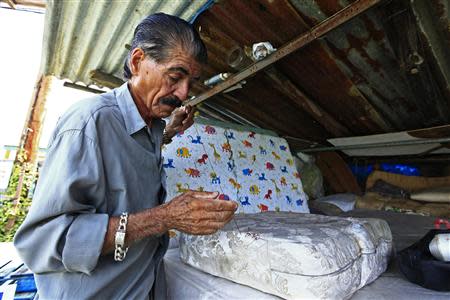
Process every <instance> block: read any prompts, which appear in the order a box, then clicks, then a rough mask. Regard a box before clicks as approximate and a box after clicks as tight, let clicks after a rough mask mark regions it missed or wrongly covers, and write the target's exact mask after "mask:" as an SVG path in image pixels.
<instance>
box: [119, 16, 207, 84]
mask: <svg viewBox="0 0 450 300" xmlns="http://www.w3.org/2000/svg"><path fill="white" fill-rule="evenodd" d="M179 47H181V48H182V49H183V50H184V51H187V53H188V54H189V55H191V56H192V57H193V58H194V59H196V60H197V61H198V62H199V63H202V64H204V63H206V61H207V53H206V47H205V44H203V42H202V40H201V39H200V35H199V34H198V32H197V31H196V30H195V29H194V28H193V27H192V26H191V25H190V24H189V23H188V22H186V21H184V20H183V19H180V18H178V17H175V16H171V15H167V14H164V13H157V14H153V15H150V16H148V17H146V18H145V19H144V20H142V21H141V22H140V23H139V25H138V26H137V27H136V29H135V30H134V36H133V41H132V43H131V48H130V51H129V52H128V55H127V58H126V59H125V64H124V66H123V76H124V77H125V79H130V78H131V71H130V66H129V63H130V58H131V52H132V51H133V50H134V49H135V48H141V49H142V50H143V51H144V53H145V55H148V56H149V57H150V58H151V59H153V60H155V61H156V62H157V63H164V62H165V61H166V60H168V59H169V58H170V55H171V52H172V51H173V50H175V49H177V48H179Z"/></svg>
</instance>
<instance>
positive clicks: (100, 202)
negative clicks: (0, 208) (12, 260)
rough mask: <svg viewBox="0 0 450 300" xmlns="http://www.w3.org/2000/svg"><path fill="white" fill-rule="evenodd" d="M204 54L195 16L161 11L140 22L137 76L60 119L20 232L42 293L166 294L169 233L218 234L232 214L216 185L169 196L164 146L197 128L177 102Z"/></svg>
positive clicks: (133, 59) (134, 49) (22, 250)
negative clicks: (165, 260)
mask: <svg viewBox="0 0 450 300" xmlns="http://www.w3.org/2000/svg"><path fill="white" fill-rule="evenodd" d="M205 62H206V48H205V46H204V44H203V43H202V41H201V40H200V37H199V35H198V33H197V32H196V31H195V30H194V29H193V28H192V27H191V26H190V25H189V24H188V23H186V22H185V21H183V20H181V19H179V18H176V17H173V16H169V15H165V14H155V15H151V16H149V17H147V18H146V19H144V20H143V21H142V22H141V23H140V24H139V25H138V26H137V28H136V30H135V33H134V38H133V43H132V46H131V50H130V52H129V54H128V57H127V60H126V62H125V66H124V73H125V77H126V78H127V80H128V82H127V83H125V84H124V85H122V86H121V87H119V88H117V89H114V90H112V91H111V92H109V93H106V94H102V95H100V96H95V97H93V98H91V99H87V100H85V101H81V102H80V103H78V104H76V105H75V106H73V107H72V108H70V109H69V110H68V111H67V112H66V113H65V114H64V116H63V117H62V118H61V119H60V120H59V122H58V124H57V127H56V129H55V132H54V134H53V136H52V138H51V141H50V145H49V148H48V155H47V159H46V162H45V164H44V167H43V169H42V172H41V176H40V179H39V182H38V186H37V188H36V192H35V195H34V199H33V204H32V206H31V209H30V212H29V214H28V216H27V218H26V220H25V222H24V223H23V224H22V226H21V227H20V229H19V231H18V232H17V234H16V237H15V240H14V243H15V246H16V248H17V250H18V252H19V254H20V256H21V257H22V259H23V260H24V262H25V263H26V264H27V266H28V267H29V268H30V269H31V270H32V271H33V272H35V273H36V282H37V286H38V294H39V297H40V299H86V298H89V299H147V298H148V297H151V298H152V297H155V298H157V299H161V298H163V297H164V296H165V289H164V286H163V280H162V278H161V277H163V276H161V275H162V274H163V272H162V270H161V268H162V263H161V261H162V257H163V255H164V253H165V251H166V249H167V244H168V237H167V231H168V230H169V229H172V228H173V229H177V230H180V231H183V232H186V233H191V234H211V233H214V232H216V231H217V230H218V229H220V228H221V227H223V226H224V225H225V224H226V223H227V222H229V221H230V220H231V218H232V217H233V214H234V211H235V210H236V208H237V204H236V203H235V202H232V201H222V200H218V199H217V196H218V193H217V192H195V191H188V192H186V193H184V194H181V195H179V196H178V197H176V198H174V199H172V200H171V201H170V202H167V203H165V204H164V198H165V180H164V179H165V175H164V169H163V168H162V158H161V145H162V143H168V142H170V139H171V137H172V136H174V135H175V134H176V132H177V131H181V130H185V129H187V128H188V127H189V126H191V125H192V123H193V109H191V107H183V108H177V109H176V107H179V106H181V102H182V101H183V100H185V99H186V98H187V96H188V92H189V88H190V85H191V84H192V82H193V81H194V80H197V79H198V78H199V76H200V71H201V66H202V64H203V63H205ZM169 116H171V119H170V121H169V122H168V124H167V125H165V122H164V121H163V120H162V118H166V117H169ZM151 291H152V292H151Z"/></svg>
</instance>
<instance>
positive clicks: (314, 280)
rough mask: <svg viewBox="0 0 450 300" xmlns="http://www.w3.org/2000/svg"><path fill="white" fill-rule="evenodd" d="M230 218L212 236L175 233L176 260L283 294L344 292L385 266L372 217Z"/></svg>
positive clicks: (382, 232)
mask: <svg viewBox="0 0 450 300" xmlns="http://www.w3.org/2000/svg"><path fill="white" fill-rule="evenodd" d="M235 220H236V223H235V222H234V221H232V222H230V223H229V224H228V225H227V226H226V227H225V228H224V229H223V230H221V231H219V232H217V233H216V234H213V235H209V236H192V235H186V234H182V235H181V237H180V256H181V260H182V261H184V262H185V263H187V264H189V265H191V266H193V267H195V268H198V269H200V270H202V271H204V272H207V273H210V274H212V275H216V276H219V277H223V278H226V279H229V280H232V281H235V282H237V283H240V284H244V285H248V286H251V287H253V288H256V289H258V290H261V291H263V292H266V293H270V294H274V295H277V296H280V297H282V298H285V299H301V298H303V299H311V298H316V299H317V298H319V299H346V298H349V297H350V296H351V295H352V294H353V293H354V292H355V291H357V290H358V289H360V288H361V287H363V286H364V285H366V284H368V283H370V282H372V281H373V280H375V279H376V278H377V277H378V276H379V275H380V274H381V273H383V272H384V271H385V270H386V267H387V264H388V261H389V257H390V255H391V252H392V236H391V231H390V229H389V226H388V224H387V223H386V222H385V221H383V220H379V219H355V218H338V217H327V216H321V215H312V214H302V213H288V212H265V213H258V214H247V215H237V216H236V217H235ZM236 224H237V226H236Z"/></svg>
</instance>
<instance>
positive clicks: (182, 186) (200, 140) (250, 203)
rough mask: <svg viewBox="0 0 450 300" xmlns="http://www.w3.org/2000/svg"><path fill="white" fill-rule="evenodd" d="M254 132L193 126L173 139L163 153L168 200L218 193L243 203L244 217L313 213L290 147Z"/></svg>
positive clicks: (226, 126) (223, 126) (222, 125)
mask: <svg viewBox="0 0 450 300" xmlns="http://www.w3.org/2000/svg"><path fill="white" fill-rule="evenodd" d="M254 130H255V131H256V130H257V129H254ZM255 131H251V130H249V129H248V128H247V129H246V128H244V127H237V126H234V125H231V124H226V123H219V124H217V125H207V124H201V123H195V124H194V125H193V126H191V127H190V128H189V129H188V130H187V131H185V132H183V133H182V134H178V135H177V136H175V137H174V138H173V142H172V143H170V144H168V145H165V146H164V148H163V156H164V163H163V167H164V168H165V171H166V174H167V189H168V190H167V194H168V195H167V199H172V198H173V197H175V196H176V195H178V194H179V193H181V192H183V191H185V190H187V189H193V190H204V191H219V192H220V194H221V195H220V198H222V199H232V200H235V201H239V203H240V207H239V211H238V212H240V213H254V212H260V211H294V212H309V209H308V204H307V196H306V194H305V193H304V192H303V187H302V183H301V180H300V174H298V172H297V170H296V169H295V165H294V161H293V157H292V155H291V152H290V150H289V146H288V144H287V142H286V141H285V140H284V139H282V138H279V137H276V136H275V135H273V133H271V132H269V131H261V133H260V132H255ZM271 134H272V135H271Z"/></svg>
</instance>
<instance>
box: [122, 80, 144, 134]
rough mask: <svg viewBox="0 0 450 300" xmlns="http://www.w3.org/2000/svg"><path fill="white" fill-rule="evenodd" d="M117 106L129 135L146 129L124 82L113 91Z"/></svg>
mask: <svg viewBox="0 0 450 300" xmlns="http://www.w3.org/2000/svg"><path fill="white" fill-rule="evenodd" d="M115 93H116V98H117V104H118V105H119V109H120V111H121V113H122V115H123V119H124V121H125V127H126V129H127V132H128V134H129V135H132V134H134V133H136V132H138V131H139V130H141V129H142V128H144V127H146V126H147V124H146V123H145V121H144V119H142V117H141V115H140V114H139V111H138V109H137V107H136V104H135V103H134V101H133V98H132V97H131V93H130V91H129V90H128V83H127V82H125V83H124V84H122V85H121V86H120V87H118V88H117V89H116V91H115Z"/></svg>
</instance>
